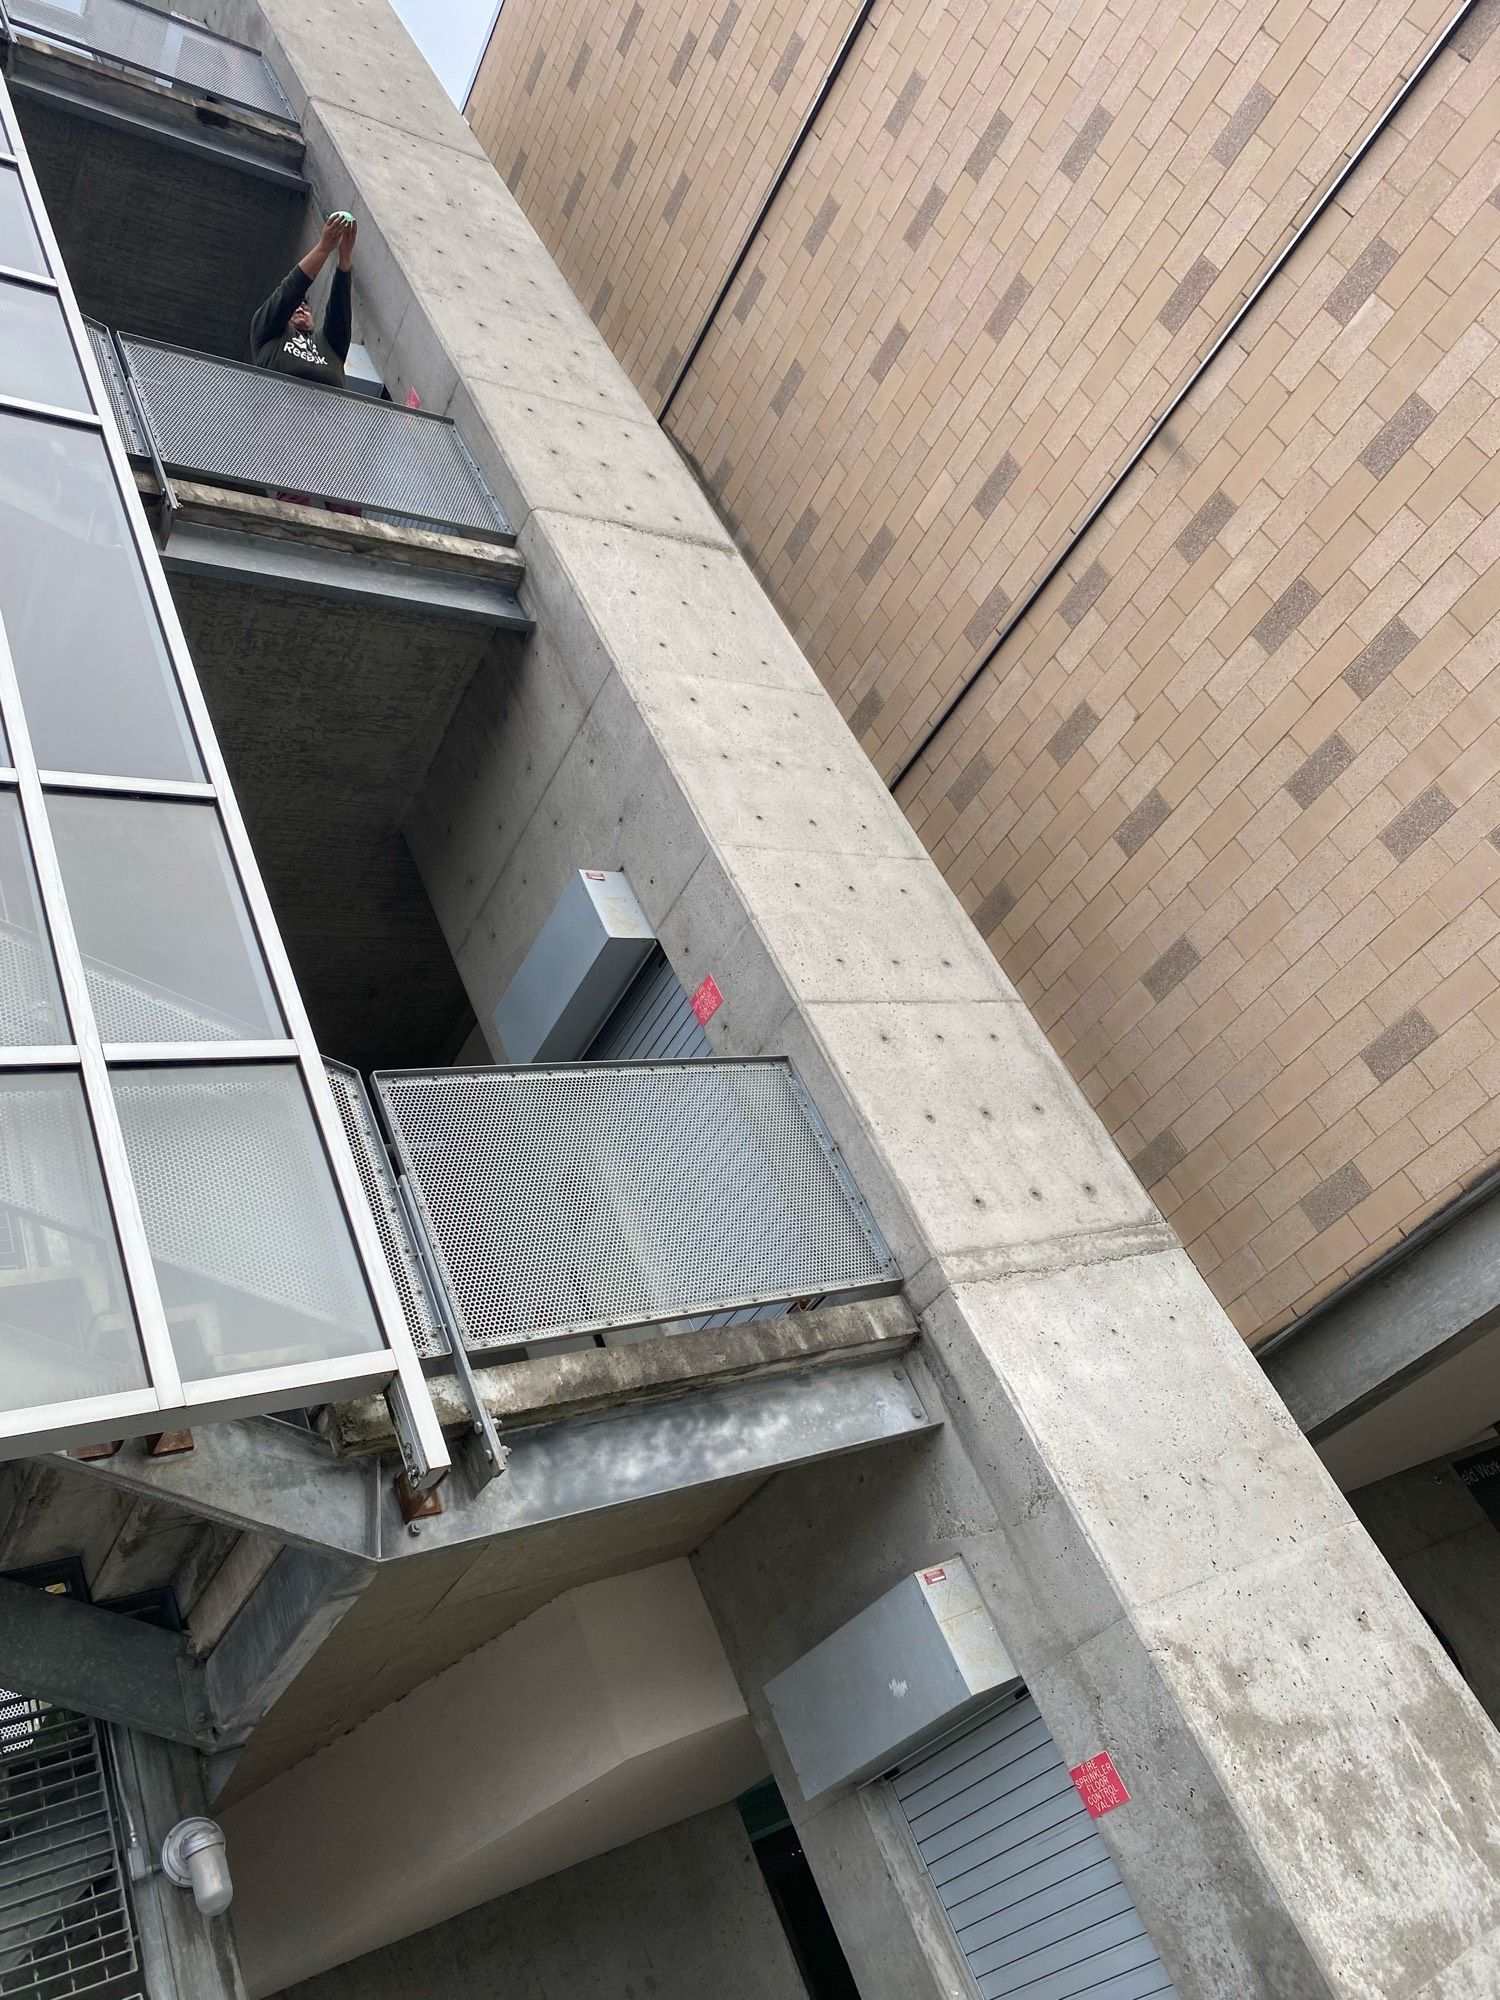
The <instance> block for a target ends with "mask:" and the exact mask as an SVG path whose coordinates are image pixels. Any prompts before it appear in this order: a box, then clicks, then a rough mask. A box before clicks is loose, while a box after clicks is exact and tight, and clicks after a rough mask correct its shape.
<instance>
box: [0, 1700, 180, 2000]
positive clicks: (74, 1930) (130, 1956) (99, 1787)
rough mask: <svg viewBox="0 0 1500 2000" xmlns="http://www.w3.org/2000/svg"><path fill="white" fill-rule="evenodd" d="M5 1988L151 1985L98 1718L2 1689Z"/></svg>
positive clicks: (16, 1995) (68, 1996) (131, 1993)
mask: <svg viewBox="0 0 1500 2000" xmlns="http://www.w3.org/2000/svg"><path fill="white" fill-rule="evenodd" d="M0 1994H4V1995H5V1996H6V2000H81V1997H82V1996H84V1995H89V1996H92V2000H145V1995H146V1987H145V1983H144V1980H143V1978H142V1976H141V1967H140V1953H139V1950H138V1948H137V1943H136V1934H135V1923H134V1918H133V1915H132V1912H131V1907H130V1897H129V1893H128V1890H127V1887H126V1881H125V1871H124V1868H123V1866H122V1863H121V1842H120V1836H119V1827H118V1824H117V1821H116V1817H115V1807H114V1801H113V1798H112V1796H111V1790H110V1784H109V1777H108V1772H107V1770H106V1767H105V1761H104V1748H103V1744H102V1742H101V1740H100V1735H99V1728H98V1725H97V1724H96V1723H94V1722H92V1721H90V1720H89V1719H88V1718H87V1717H85V1716H81V1715H72V1714H69V1713H68V1711H67V1710H65V1709H60V1708H50V1707H48V1705H47V1704H46V1703H45V1702H39V1701H34V1700H32V1699H30V1698H29V1697H27V1696H23V1695H14V1694H7V1693H4V1692H0Z"/></svg>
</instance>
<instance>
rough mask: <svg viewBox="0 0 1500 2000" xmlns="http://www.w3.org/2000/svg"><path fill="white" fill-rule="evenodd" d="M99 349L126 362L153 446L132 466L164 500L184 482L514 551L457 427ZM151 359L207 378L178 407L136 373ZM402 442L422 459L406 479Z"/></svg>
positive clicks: (310, 387)
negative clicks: (327, 506)
mask: <svg viewBox="0 0 1500 2000" xmlns="http://www.w3.org/2000/svg"><path fill="white" fill-rule="evenodd" d="M97 337H98V338H99V339H101V340H102V339H105V338H107V339H108V340H109V345H110V350H111V353H112V354H113V355H115V356H116V357H117V359H118V368H119V375H120V378H121V380H120V383H119V384H117V385H116V386H117V388H119V389H120V392H121V395H122V398H123V399H124V408H123V411H122V414H123V415H125V416H126V417H128V419H129V422H130V423H131V424H133V425H134V427H135V429H136V431H137V432H138V434H139V437H140V438H141V440H143V441H144V443H145V446H146V451H145V453H144V454H142V453H140V452H139V451H137V452H136V453H135V456H136V457H138V458H139V457H142V456H145V457H148V458H149V459H150V461H151V464H152V469H153V472H154V473H155V475H156V477H157V480H158V483H159V484H163V485H164V490H170V477H171V476H172V475H175V476H176V477H177V478H179V479H194V480H202V481H204V482H206V483H207V484H209V485H214V486H223V487H226V488H229V489H232V490H239V491H249V492H257V491H259V492H264V491H266V490H267V489H270V490H272V491H289V492H295V493H296V494H298V495H299V496H301V497H306V498H308V499H316V500H324V501H332V502H334V503H335V504H336V505H341V506H348V507H356V508H359V509H361V510H362V511H364V512H367V513H370V514H373V515H376V516H377V517H384V518H391V517H394V518H396V519H400V520H406V521H411V522H414V523H419V524H421V525H424V526H428V527H431V528H435V529H437V530H439V531H440V532H443V533H449V534H457V535H462V536H465V537H468V538H470V539H475V540H481V541H489V542H500V543H511V542H513V541H514V540H515V536H514V534H513V533H512V531H511V527H510V523H509V522H508V521H507V520H506V518H505V514H504V511H503V510H502V508H501V507H500V505H499V503H498V501H497V500H496V499H495V496H494V494H493V493H492V492H491V491H490V488H489V485H488V483H487V482H486V480H485V478H484V475H483V473H482V472H481V471H480V469H479V467H478V465H477V464H476V462H475V459H474V455H473V453H472V452H471V451H470V450H469V447H468V444H467V441H466V440H465V439H464V437H463V434H462V432H461V431H460V430H459V428H458V426H457V424H455V423H454V421H453V419H452V418H451V417H445V416H442V415H440V414H438V413H437V412H436V411H432V410H420V409H409V408H407V407H405V406H404V405H400V404H395V403H390V402H386V401H383V400H379V399H376V398H373V397H369V396H362V395H359V394H357V393H356V392H355V391H353V390H349V389H338V388H334V387H332V386H331V385H326V384H323V383H318V382H307V381H303V380H301V379H300V378H298V377H295V376H287V375H282V374H278V373H275V372H273V371H271V370H268V369H265V368H257V367H255V366H254V365H253V364H252V363H249V362H243V361H233V360H230V359H228V358H227V357H225V356H223V355H218V354H204V353H201V352H199V351H197V350H195V349H192V348H186V347H181V346H178V345H175V344H174V343H173V342H171V341H163V340H152V339H148V338H146V337H145V336H143V335H136V334H123V333H116V334H113V335H106V334H105V330H104V329H103V328H99V329H98V333H97ZM153 354H154V355H161V356H166V357H169V358H170V360H172V361H175V362H177V363H179V364H182V365H183V367H185V368H186V370H187V371H188V374H189V377H190V378H191V377H192V376H193V375H196V376H197V377H198V378H199V379H198V380H197V381H196V383H193V382H191V380H190V383H189V387H190V389H191V397H192V400H191V401H189V397H188V393H187V392H186V391H182V392H179V394H178V395H177V397H176V399H175V401H174V398H173V394H172V391H171V390H170V389H169V388H166V387H164V386H162V385H161V384H159V383H153V382H151V381H149V380H146V379H143V376H142V370H141V367H140V366H139V365H138V364H139V363H140V362H141V360H142V358H143V357H146V356H150V355H153ZM257 399H260V408H259V410H258V409H257ZM257 419H259V427H257ZM403 440H404V441H406V443H407V445H408V446H409V447H414V449H410V450H409V452H408V460H407V466H406V468H403V465H402V460H401V452H400V447H401V446H402V443H403ZM361 460H362V461H363V462H361ZM424 468H425V471H426V473H427V475H428V476H427V478H426V481H425V484H426V487H427V491H425V492H419V491H416V490H414V486H413V484H412V483H411V482H412V475H413V474H415V473H417V472H420V471H422V470H424ZM404 472H405V476H406V478H407V480H408V484H407V485H406V487H405V488H403V473H404ZM169 511H170V510H169Z"/></svg>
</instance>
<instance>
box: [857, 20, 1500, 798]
mask: <svg viewBox="0 0 1500 2000" xmlns="http://www.w3.org/2000/svg"><path fill="white" fill-rule="evenodd" d="M1477 5H1478V0H1463V3H1462V5H1461V6H1460V7H1459V9H1458V11H1457V12H1456V13H1455V14H1454V15H1453V16H1452V17H1451V19H1450V20H1449V21H1448V24H1447V26H1446V27H1444V28H1441V29H1440V30H1439V31H1438V34H1437V35H1436V37H1435V38H1434V40H1433V41H1432V42H1430V43H1429V44H1428V47H1427V50H1426V53H1425V54H1424V55H1423V57H1422V59H1421V61H1420V62H1419V63H1418V64H1417V66H1416V68H1415V69H1414V70H1413V71H1412V73H1411V75H1410V76H1409V77H1407V79H1406V81H1405V82H1404V83H1403V84H1402V85H1401V86H1400V87H1399V89H1398V90H1397V91H1396V93H1395V95H1394V96H1393V97H1392V98H1391V99H1390V101H1389V102H1388V103H1387V104H1386V106H1385V108H1384V110H1383V111H1381V113H1380V114H1379V116H1378V117H1377V118H1376V120H1375V123H1374V124H1373V125H1372V126H1371V127H1370V129H1369V131H1368V132H1367V133H1366V134H1365V136H1364V138H1363V139H1362V140H1361V141H1360V142H1359V144H1358V145H1357V146H1356V147H1355V149H1354V151H1353V152H1352V153H1351V154H1350V155H1349V157H1348V158H1347V159H1346V160H1345V162H1344V164H1343V166H1342V167H1340V168H1339V170H1338V172H1337V173H1336V174H1335V175H1334V177H1333V179H1332V180H1331V181H1330V182H1329V183H1328V185H1327V187H1326V188H1324V190H1323V192H1322V194H1320V195H1319V196H1318V198H1317V200H1316V201H1315V202H1314V203H1313V206H1312V207H1311V209H1309V211H1308V213H1307V214H1306V215H1305V216H1304V217H1303V219H1302V221H1301V222H1300V223H1298V224H1297V225H1296V227H1295V228H1294V229H1293V231H1292V234H1291V235H1290V236H1289V237H1288V238H1287V240H1286V242H1285V243H1284V244H1283V246H1282V248H1281V249H1280V250H1279V251H1278V252H1277V254H1276V255H1275V256H1274V257H1273V258H1272V260H1271V262H1270V263H1269V264H1268V265H1267V266H1266V268H1265V270H1264V271H1263V272H1262V273H1261V275H1260V277H1259V278H1258V279H1257V280H1256V282H1255V283H1254V284H1253V285H1252V286H1251V288H1250V290H1249V291H1248V292H1247V293H1246V294H1245V297H1244V298H1243V299H1242V300H1241V302H1240V305H1239V307H1238V308H1237V310H1236V311H1235V312H1234V313H1233V314H1232V315H1231V316H1230V318H1229V319H1228V320H1227V321H1226V323H1225V325H1224V326H1223V327H1222V328H1221V329H1220V331H1219V333H1218V334H1217V335H1216V336H1215V338H1214V340H1213V341H1212V342H1211V343H1210V345H1209V347H1208V349H1207V351H1206V352H1205V353H1204V354H1203V355H1202V356H1201V357H1200V359H1199V360H1198V361H1197V362H1196V363H1195V364H1194V366H1193V368H1192V370H1191V372H1190V373H1189V375H1188V377H1187V380H1186V381H1185V382H1184V383H1183V385H1182V387H1181V388H1180V389H1178V390H1177V392H1176V394H1175V395H1173V396H1172V398H1171V399H1170V401H1169V402H1168V403H1167V406H1166V408H1165V409H1164V410H1163V411H1162V412H1161V414H1160V415H1159V416H1158V417H1157V418H1156V419H1155V421H1154V422H1153V423H1152V424H1151V426H1150V428H1149V429H1148V430H1147V432H1146V434H1145V436H1144V437H1143V438H1142V439H1141V441H1140V443H1139V444H1138V445H1137V446H1136V447H1135V449H1134V451H1132V452H1131V454H1130V456H1129V458H1127V459H1126V461H1125V463H1124V464H1123V465H1122V466H1121V467H1120V470H1119V471H1118V472H1117V473H1116V474H1115V475H1114V477H1113V479H1112V480H1111V481H1110V483H1109V485H1108V486H1107V487H1106V488H1105V490H1104V492H1103V493H1102V494H1101V495H1100V496H1099V498H1098V499H1097V500H1096V501H1095V502H1094V504H1093V506H1092V507H1090V508H1089V511H1088V512H1087V513H1086V514H1085V515H1084V517H1083V519H1082V521H1080V522H1079V524H1078V526H1077V527H1076V528H1075V529H1074V530H1073V532H1072V533H1071V535H1069V537H1068V539H1067V541H1066V542H1065V543H1064V544H1063V546H1062V548H1061V549H1060V550H1059V552H1058V553H1057V555H1055V556H1054V557H1053V559H1052V561H1051V562H1050V563H1048V565H1047V567H1046V568H1045V569H1044V570H1043V571H1042V574H1041V575H1040V576H1039V577H1038V578H1037V580H1036V582H1035V583H1033V584H1032V585H1031V587H1030V589H1029V590H1027V592H1026V593H1025V595H1024V596H1023V597H1022V598H1021V601H1020V602H1019V603H1018V604H1017V605H1016V606H1015V608H1014V610H1012V612H1011V614H1010V616H1009V617H1008V618H1007V619H1006V621H1005V623H1004V624H1003V625H1002V626H1001V627H1000V630H999V631H998V632H997V633H996V634H995V637H994V640H993V641H992V643H991V645H990V647H989V649H988V651H987V652H986V653H985V655H984V657H983V659H981V660H980V661H979V662H978V664H977V665H976V666H974V667H973V668H971V670H970V671H969V673H968V674H967V675H966V677H965V678H964V680H963V682H962V683H961V685H960V686H959V688H958V689H957V691H956V693H955V694H954V695H953V696H952V698H951V699H950V700H949V701H948V702H947V703H945V704H944V706H943V708H942V710H941V712H940V713H939V715H938V717H937V719H936V721H935V722H933V724H932V725H931V727H930V728H929V729H928V731H927V733H926V735H925V736H923V738H922V740H921V741H920V742H919V743H918V744H917V746H916V748H915V749H914V750H913V751H912V752H911V753H910V755H909V756H908V757H907V758H906V759H905V761H904V762H903V763H902V764H901V766H900V768H899V769H898V770H897V772H896V774H895V776H894V777H893V778H890V779H888V780H887V783H888V785H889V787H890V789H891V791H893V792H894V791H895V790H896V789H897V788H898V786H900V785H901V784H902V783H903V782H904V781H905V780H906V779H907V778H908V777H909V776H910V775H911V772H912V771H913V769H914V768H915V766H916V765H917V764H918V763H919V762H920V760H921V759H922V758H923V757H924V756H925V755H926V753H927V751H928V750H929V749H930V748H931V746H932V744H933V742H934V741H935V739H936V738H937V737H938V736H939V734H940V733H941V732H942V731H943V729H945V728H946V727H947V725H948V723H949V722H950V721H951V720H952V718H953V716H954V714H955V712H956V711H957V710H958V708H959V706H960V705H961V703H962V702H963V701H964V700H965V698H966V697H967V696H968V694H969V693H970V691H971V690H972V689H973V688H974V687H975V685H976V684H977V683H978V681H979V679H980V677H981V676H982V675H983V674H984V673H985V672H986V671H987V670H988V668H989V667H990V665H991V663H992V662H993V661H994V660H995V658H996V656H997V655H998V654H999V653H1000V651H1001V649H1002V648H1003V647H1004V645H1005V642H1006V641H1007V640H1008V639H1009V637H1010V635H1011V633H1012V632H1014V631H1015V630H1016V628H1017V626H1018V625H1020V623H1021V621H1022V620H1023V619H1024V618H1025V617H1026V616H1027V614H1028V613H1029V612H1030V610H1031V608H1032V606H1033V605H1034V604H1035V603H1036V601H1037V599H1038V598H1039V597H1040V596H1041V595H1042V592H1043V591H1044V590H1045V589H1046V588H1047V586H1048V584H1050V583H1051V582H1052V580H1053V579H1054V577H1056V576H1057V574H1058V572H1059V571H1060V570H1061V569H1062V567H1063V565H1064V564H1065V563H1066V562H1067V560H1068V558H1069V557H1070V556H1071V555H1072V554H1073V552H1074V550H1075V549H1077V547H1078V545H1079V543H1080V542H1081V541H1082V540H1083V538H1084V536H1085V535H1087V533H1088V531H1089V529H1090V528H1092V527H1093V525H1094V523H1095V522H1096V521H1097V520H1098V519H1099V516H1100V515H1101V514H1102V513H1103V512H1104V510H1105V508H1106V507H1108V505H1109V503H1110V502H1111V501H1112V500H1113V499H1114V497H1115V495H1116V494H1117V493H1118V492H1119V490H1120V488H1121V487H1122V486H1123V485H1124V484H1125V481H1126V480H1127V479H1128V478H1129V477H1130V475H1131V473H1132V472H1134V471H1135V468H1136V467H1137V466H1138V465H1139V464H1140V462H1141V460H1142V459H1143V458H1144V457H1145V456H1146V453H1147V452H1148V451H1149V450H1150V449H1151V447H1152V445H1153V444H1155V442H1156V440H1157V439H1158V438H1159V437H1160V436H1161V434H1162V432H1163V431H1164V430H1165V429H1166V427H1167V425H1168V424H1169V423H1170V422H1171V421H1172V419H1173V417H1175V416H1176V414H1177V412H1178V411H1179V410H1180V409H1181V408H1182V406H1183V404H1184V403H1185V402H1186V401H1187V399H1188V397H1189V396H1190V395H1191V394H1192V393H1193V391H1194V389H1196V388H1197V386H1198V384H1199V383H1200V382H1201V381H1202V380H1203V378H1204V376H1205V375H1206V374H1207V373H1208V371H1209V369H1210V368H1212V367H1213V365H1214V363H1215V362H1216V361H1217V360H1218V358H1219V356H1220V355H1221V354H1222V353H1223V352H1224V349H1225V348H1226V347H1227V346H1228V345H1229V343H1230V341H1231V340H1233V338H1234V336H1235V335H1236V334H1237V333H1238V332H1239V330H1240V328H1241V327H1242V326H1243V325H1244V323H1245V321H1246V320H1247V319H1248V318H1249V317H1250V314H1251V313H1252V312H1254V310H1255V308H1256V307H1257V306H1258V305H1259V304H1260V302H1261V300H1262V299H1263V298H1264V297H1265V295H1266V293H1267V291H1268V290H1269V289H1270V287H1271V286H1272V285H1273V284H1274V283H1275V281H1276V279H1277V278H1279V277H1280V275H1281V273H1282V272H1283V271H1284V270H1285V269H1286V267H1287V264H1288V263H1289V262H1290V261H1291V258H1292V257H1293V255H1294V254H1295V252H1296V251H1297V250H1298V248H1299V247H1300V246H1301V244H1302V242H1303V241H1304V239H1305V238H1306V237H1307V235H1308V233H1309V232H1310V231H1311V230H1312V228H1313V227H1314V225H1315V224H1316V223H1317V222H1318V220H1319V219H1320V217H1321V216H1322V215H1323V213H1324V211H1325V210H1326V209H1327V208H1328V206H1329V204H1330V203H1331V202H1332V201H1333V200H1334V198H1335V196H1336V195H1337V194H1338V192H1339V190H1340V188H1342V187H1343V185H1344V183H1345V182H1346V181H1347V180H1348V179H1349V177H1350V175H1351V174H1352V173H1353V172H1354V171H1355V169H1356V168H1357V167H1358V166H1359V165H1360V163H1361V162H1362V161H1363V160H1364V158H1365V156H1366V154H1368V152H1369V151H1370V148H1371V147H1372V146H1373V145H1374V144H1375V142H1376V140H1377V139H1379V138H1380V137H1381V135H1382V134H1383V133H1384V132H1385V131H1386V129H1387V128H1388V127H1389V125H1390V123H1391V120H1392V119H1393V118H1394V117H1395V116H1396V113H1397V112H1398V111H1399V110H1400V109H1401V107H1402V105H1403V104H1405V102H1406V100H1407V98H1408V97H1410V95H1411V93H1412V92H1413V90H1415V89H1416V87H1417V85H1418V84H1419V83H1420V82H1421V80H1422V78H1423V77H1424V76H1425V75H1426V74H1427V72H1428V70H1429V69H1430V68H1431V67H1432V65H1433V64H1434V63H1435V62H1436V61H1437V59H1438V57H1439V55H1441V53H1442V51H1443V49H1444V47H1445V46H1446V44H1447V42H1448V40H1449V38H1450V37H1451V36H1452V34H1453V33H1454V31H1455V30H1456V29H1457V28H1459V27H1461V26H1462V24H1463V22H1464V21H1465V19H1466V18H1467V17H1468V15H1469V14H1471V13H1472V12H1473V10H1474V8H1475V7H1476V6H1477Z"/></svg>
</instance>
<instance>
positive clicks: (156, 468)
mask: <svg viewBox="0 0 1500 2000" xmlns="http://www.w3.org/2000/svg"><path fill="white" fill-rule="evenodd" d="M3 5H4V0H0V6H3ZM109 340H110V345H111V346H112V347H113V349H114V351H115V355H116V358H117V359H118V361H119V363H120V372H121V375H122V377H123V379H124V383H125V393H126V395H127V396H128V397H129V398H130V407H131V410H132V412H133V413H134V416H135V420H136V423H137V424H138V426H139V427H140V433H141V436H142V437H143V438H144V439H145V440H146V451H147V453H148V455H149V457H150V459H151V474H152V477H153V478H154V479H155V481H156V491H157V508H156V531H155V540H156V546H157V547H158V548H159V549H164V548H165V547H166V546H167V543H168V542H169V541H170V540H171V538H172V524H173V522H174V521H175V520H176V519H177V513H178V499H177V494H176V491H175V489H174V488H173V485H172V482H171V480H170V479H169V478H168V477H167V468H166V466H165V465H163V463H162V456H161V446H160V445H159V444H158V443H157V439H156V432H155V430H154V429H153V428H152V424H151V412H150V411H149V410H148V409H147V408H146V398H145V397H144V395H142V393H141V385H140V383H139V382H138V381H137V380H136V376H135V370H134V368H132V367H131V365H130V353H129V350H128V349H127V348H126V345H125V343H124V341H123V340H121V338H120V336H119V334H118V333H116V332H115V330H114V328H113V327H111V328H110V329H109Z"/></svg>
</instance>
